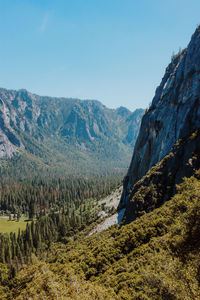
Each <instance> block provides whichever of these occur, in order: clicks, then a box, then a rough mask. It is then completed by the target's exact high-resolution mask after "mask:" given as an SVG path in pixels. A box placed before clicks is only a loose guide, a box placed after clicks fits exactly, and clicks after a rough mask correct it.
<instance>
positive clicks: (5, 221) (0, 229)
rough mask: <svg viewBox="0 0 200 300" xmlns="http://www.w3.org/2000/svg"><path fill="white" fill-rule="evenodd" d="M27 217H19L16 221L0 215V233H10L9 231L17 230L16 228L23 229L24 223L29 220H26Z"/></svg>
mask: <svg viewBox="0 0 200 300" xmlns="http://www.w3.org/2000/svg"><path fill="white" fill-rule="evenodd" d="M27 219H28V218H27V217H25V216H24V217H21V218H20V220H19V222H17V221H9V217H7V216H0V233H10V232H15V233H17V232H18V229H19V228H20V229H21V230H24V229H25V228H26V224H27V223H28V222H30V221H27Z"/></svg>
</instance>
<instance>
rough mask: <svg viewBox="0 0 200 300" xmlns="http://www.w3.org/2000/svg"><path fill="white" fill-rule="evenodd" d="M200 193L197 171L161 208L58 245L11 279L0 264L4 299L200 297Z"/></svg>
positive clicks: (127, 299)
mask: <svg viewBox="0 0 200 300" xmlns="http://www.w3.org/2000/svg"><path fill="white" fill-rule="evenodd" d="M199 191H200V180H199V173H198V174H196V177H191V178H189V179H186V180H184V183H183V184H182V185H181V186H179V187H178V193H177V194H176V195H175V196H174V197H173V198H172V199H171V200H170V201H168V202H167V203H165V204H164V205H163V206H162V207H160V208H158V209H155V210H154V211H153V212H151V213H149V214H145V215H143V216H141V217H139V218H137V220H136V221H135V222H132V223H130V224H129V225H126V226H123V227H122V228H119V227H117V226H114V227H112V228H110V229H109V230H107V231H104V232H102V233H100V234H98V235H93V236H90V237H87V238H86V237H85V238H83V237H84V236H83V235H80V236H79V235H78V236H76V237H75V241H72V240H71V241H68V243H67V244H63V243H56V244H55V245H53V246H52V248H51V249H50V251H49V252H48V254H47V255H45V256H44V257H46V259H45V262H44V261H43V262H39V261H38V259H37V258H36V257H35V256H32V265H27V266H25V267H24V269H23V270H21V271H20V272H19V273H18V274H17V276H16V277H15V278H14V279H12V280H11V279H10V280H9V281H8V276H9V275H8V272H7V270H6V266H4V265H1V287H0V297H1V299H16V300H20V299H123V300H129V299H130V300H131V299H141V300H142V299H186V300H188V299H191V300H192V299H199V297H200V294H199V290H200V282H199V269H200V266H199V250H200V248H199V246H200V244H199V231H200V224H199V211H200V207H199V205H200V202H199V197H200V193H199Z"/></svg>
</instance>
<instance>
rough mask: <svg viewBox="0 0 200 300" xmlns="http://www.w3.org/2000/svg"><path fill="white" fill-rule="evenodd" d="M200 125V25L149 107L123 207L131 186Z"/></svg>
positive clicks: (124, 191) (126, 180)
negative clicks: (177, 142) (178, 141)
mask: <svg viewBox="0 0 200 300" xmlns="http://www.w3.org/2000/svg"><path fill="white" fill-rule="evenodd" d="M197 128H200V27H198V28H197V29H196V31H195V33H194V34H193V36H192V39H191V41H190V43H189V45H188V47H187V48H186V49H184V50H183V51H181V52H180V53H178V54H177V55H176V56H174V57H173V58H172V61H171V63H170V64H169V66H168V67H167V69H166V72H165V75H164V77H163V79H162V81H161V84H160V86H159V87H158V88H157V90H156V93H155V97H154V98H153V100H152V104H151V106H150V108H149V109H148V110H147V111H146V113H145V115H144V117H143V119H142V123H141V128H140V132H139V135H138V138H137V141H136V144H135V148H134V153H133V157H132V161H131V164H130V167H129V170H128V173H127V176H126V177H125V179H124V189H123V193H122V198H121V202H120V206H119V207H120V208H121V207H124V206H126V205H127V203H128V202H129V198H130V190H131V189H132V188H133V186H134V184H135V183H136V182H137V181H138V180H140V179H141V178H142V176H144V175H145V174H146V172H147V171H148V170H149V169H150V168H151V167H152V166H153V165H155V164H156V163H157V162H159V161H161V160H162V159H163V158H164V157H165V156H166V155H167V154H168V153H169V152H170V151H171V149H172V147H173V146H174V144H175V143H176V141H177V140H179V139H180V138H184V137H186V136H189V135H190V134H191V133H192V132H193V131H194V130H195V129H197Z"/></svg>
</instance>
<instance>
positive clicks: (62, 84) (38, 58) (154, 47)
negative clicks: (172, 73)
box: [0, 0, 200, 111]
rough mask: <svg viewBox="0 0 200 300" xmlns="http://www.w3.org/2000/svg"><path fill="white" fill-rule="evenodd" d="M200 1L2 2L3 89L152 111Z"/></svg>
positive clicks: (0, 73)
mask: <svg viewBox="0 0 200 300" xmlns="http://www.w3.org/2000/svg"><path fill="white" fill-rule="evenodd" d="M199 13H200V1H199V0H191V1H188V0H187V1H186V0H165V1H164V0H163V1H161V0H56V1H55V0H40V1H39V0H0V87H3V88H8V89H21V88H24V89H27V90H28V91H30V92H33V93H36V94H39V95H48V96H57V97H61V96H62V97H73V98H80V99H97V100H99V101H101V102H102V103H103V104H105V105H106V106H108V107H110V108H116V107H119V106H125V107H127V108H129V109H130V110H132V111H133V110H135V109H136V108H140V107H141V108H146V107H148V106H149V103H150V102H151V100H152V98H153V96H154V94H155V89H156V87H157V86H158V85H159V83H160V81H161V79H162V77H163V76H164V72H165V69H166V67H167V65H168V64H169V62H170V60H171V56H172V54H173V53H176V52H178V51H179V49H183V48H185V47H186V46H187V44H188V43H189V41H190V38H191V35H192V34H193V32H194V31H195V28H196V26H197V25H198V24H199V23H200V14H199Z"/></svg>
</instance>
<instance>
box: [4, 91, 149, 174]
mask: <svg viewBox="0 0 200 300" xmlns="http://www.w3.org/2000/svg"><path fill="white" fill-rule="evenodd" d="M143 114H144V110H142V109H139V110H136V111H135V112H133V113H132V112H131V111H129V110H128V109H126V108H124V107H121V108H118V109H109V108H107V107H105V106H104V105H102V104H101V103H100V102H99V101H95V100H84V101H81V100H79V99H66V98H53V97H41V96H38V95H35V94H32V93H29V92H28V91H26V90H19V91H14V90H6V89H3V88H1V89H0V158H2V157H7V158H11V157H13V155H14V154H16V153H18V154H20V155H21V154H22V153H24V152H26V153H27V155H28V157H29V158H31V159H33V160H34V163H35V162H36V163H37V162H38V158H39V159H40V160H41V161H40V162H39V163H40V164H45V165H48V164H51V163H52V161H53V160H54V166H53V165H51V166H52V167H55V166H56V163H57V162H56V160H57V161H59V164H61V162H62V161H63V164H64V162H66V168H67V165H68V166H69V164H67V162H70V168H71V169H73V168H76V169H77V170H78V168H79V167H81V166H83V164H84V166H83V168H84V169H85V168H86V167H88V168H89V163H90V162H91V164H90V168H91V169H94V168H95V166H97V172H98V164H99V165H102V169H103V164H104V161H105V164H107V165H109V163H110V162H112V161H113V162H112V167H111V168H126V167H127V164H128V157H130V155H131V148H132V146H133V145H134V144H135V141H136V137H137V134H138V131H139V127H140V122H141V118H142V116H143ZM52 151H53V152H52ZM29 154H31V155H32V156H31V157H30V155H29ZM29 158H28V159H29ZM87 161H88V163H87ZM114 166H115V167H114ZM58 168H60V166H58ZM0 171H1V170H0ZM83 172H84V171H83ZM83 172H82V173H83Z"/></svg>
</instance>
